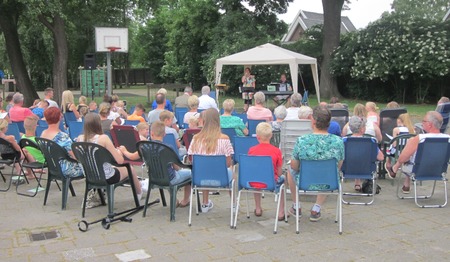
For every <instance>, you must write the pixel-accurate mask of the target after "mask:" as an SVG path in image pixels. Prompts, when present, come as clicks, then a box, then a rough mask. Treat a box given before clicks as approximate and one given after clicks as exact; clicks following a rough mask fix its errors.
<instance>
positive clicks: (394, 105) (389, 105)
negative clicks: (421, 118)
mask: <svg viewBox="0 0 450 262" xmlns="http://www.w3.org/2000/svg"><path fill="white" fill-rule="evenodd" d="M386 108H387V109H395V108H400V105H399V104H398V103H397V102H395V101H391V102H389V103H387V105H386Z"/></svg>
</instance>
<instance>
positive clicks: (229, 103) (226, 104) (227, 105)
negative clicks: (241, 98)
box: [222, 99, 235, 113]
mask: <svg viewBox="0 0 450 262" xmlns="http://www.w3.org/2000/svg"><path fill="white" fill-rule="evenodd" d="M234 104H235V103H234V100H233V99H226V100H225V101H223V104H222V105H223V110H224V111H225V112H227V113H231V112H232V111H233V109H234Z"/></svg>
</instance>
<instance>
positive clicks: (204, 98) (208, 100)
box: [198, 86, 219, 110]
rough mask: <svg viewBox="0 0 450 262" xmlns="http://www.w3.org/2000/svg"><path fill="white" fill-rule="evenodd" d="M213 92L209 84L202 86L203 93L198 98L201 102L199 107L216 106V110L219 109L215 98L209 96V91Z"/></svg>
mask: <svg viewBox="0 0 450 262" xmlns="http://www.w3.org/2000/svg"><path fill="white" fill-rule="evenodd" d="M210 92H211V88H209V86H203V87H202V95H201V96H200V97H199V98H198V101H199V104H198V109H203V110H204V109H208V108H214V109H216V110H219V109H218V108H217V103H216V100H214V98H212V97H210V96H209V93H210Z"/></svg>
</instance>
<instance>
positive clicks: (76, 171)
mask: <svg viewBox="0 0 450 262" xmlns="http://www.w3.org/2000/svg"><path fill="white" fill-rule="evenodd" d="M44 117H45V120H46V121H47V124H48V128H47V129H46V130H44V131H43V132H42V134H41V137H42V138H46V139H49V140H52V141H54V142H56V143H57V144H58V145H60V146H61V147H63V148H64V149H65V150H66V151H67V153H68V154H69V156H70V157H72V158H75V156H74V155H73V152H72V139H70V136H69V135H68V134H67V133H65V132H63V131H61V130H60V129H59V122H60V121H61V118H62V116H61V111H60V110H59V109H58V108H57V107H49V108H47V110H45V111H44ZM59 164H60V165H61V171H62V173H63V175H64V176H66V177H82V176H83V169H82V168H81V166H80V165H79V164H78V163H76V162H71V161H68V160H65V159H63V160H60V161H59Z"/></svg>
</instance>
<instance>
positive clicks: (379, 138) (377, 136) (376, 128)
mask: <svg viewBox="0 0 450 262" xmlns="http://www.w3.org/2000/svg"><path fill="white" fill-rule="evenodd" d="M373 129H374V130H375V138H376V139H377V141H378V142H380V141H381V139H382V138H383V137H382V136H381V130H380V128H379V127H378V126H377V125H375V124H374V125H373Z"/></svg>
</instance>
